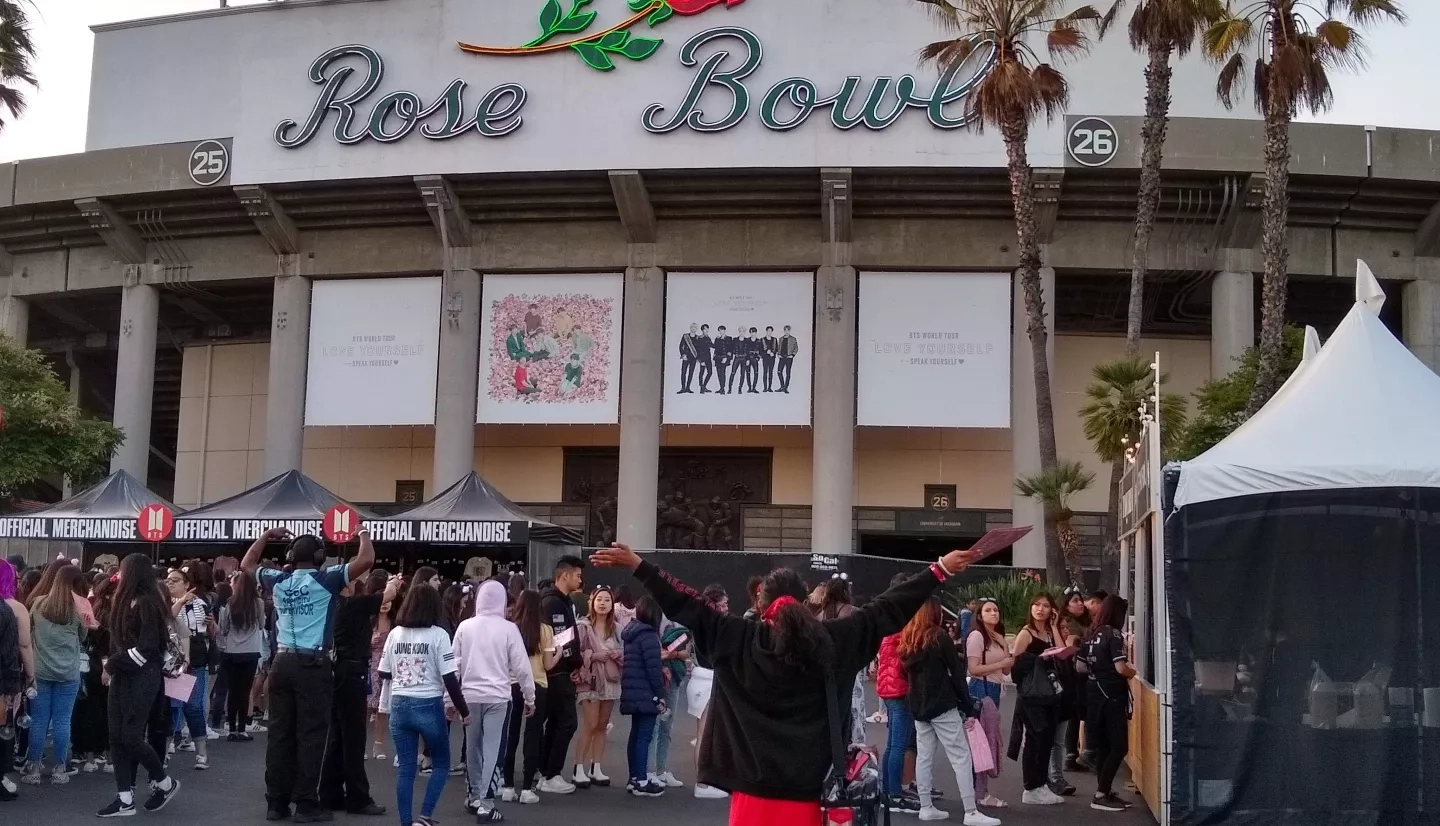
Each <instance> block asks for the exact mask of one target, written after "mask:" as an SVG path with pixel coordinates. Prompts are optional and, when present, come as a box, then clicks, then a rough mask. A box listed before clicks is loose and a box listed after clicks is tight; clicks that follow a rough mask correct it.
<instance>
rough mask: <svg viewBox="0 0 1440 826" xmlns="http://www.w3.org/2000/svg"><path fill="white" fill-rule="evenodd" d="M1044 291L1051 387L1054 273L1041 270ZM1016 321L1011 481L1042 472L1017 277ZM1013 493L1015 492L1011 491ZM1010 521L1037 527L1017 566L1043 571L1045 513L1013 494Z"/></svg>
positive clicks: (1020, 547) (1020, 545)
mask: <svg viewBox="0 0 1440 826" xmlns="http://www.w3.org/2000/svg"><path fill="white" fill-rule="evenodd" d="M1040 285H1041V290H1042V292H1043V293H1044V296H1045V332H1046V333H1047V335H1048V337H1047V338H1046V347H1045V349H1046V355H1047V356H1048V358H1049V364H1050V379H1051V387H1052V388H1053V387H1054V379H1055V269H1054V268H1053V267H1041V268H1040ZM1011 289H1012V291H1013V296H1014V297H1013V299H1012V302H1011V304H1012V307H1011V312H1012V321H1011V333H1010V336H1011V339H1010V387H1011V391H1010V392H1011V397H1010V463H1011V478H1012V481H1013V480H1014V479H1017V478H1019V477H1021V476H1028V475H1031V474H1034V473H1039V472H1040V423H1039V421H1038V419H1037V418H1036V414H1035V363H1034V358H1033V356H1032V351H1031V349H1030V336H1029V334H1028V333H1027V332H1026V330H1027V329H1028V327H1029V324H1030V318H1029V316H1027V315H1026V314H1025V291H1024V290H1023V289H1022V288H1021V287H1020V279H1019V277H1018V276H1017V277H1015V278H1014V279H1013V283H1012V285H1011ZM1011 490H1012V491H1013V490H1014V486H1013V485H1012V486H1011ZM1010 508H1011V511H1012V516H1011V521H1012V524H1014V525H1015V526H1016V527H1021V526H1024V525H1033V526H1034V528H1035V529H1034V530H1032V531H1031V532H1030V533H1029V534H1027V535H1026V536H1025V538H1024V539H1021V540H1020V541H1019V542H1016V543H1015V560H1014V562H1015V565H1016V566H1017V567H1023V568H1041V569H1043V568H1044V567H1045V509H1044V508H1043V507H1041V506H1040V503H1039V502H1036V501H1035V500H1034V499H1031V498H1030V497H1028V496H1021V495H1020V494H1019V493H1012V494H1011V505H1010Z"/></svg>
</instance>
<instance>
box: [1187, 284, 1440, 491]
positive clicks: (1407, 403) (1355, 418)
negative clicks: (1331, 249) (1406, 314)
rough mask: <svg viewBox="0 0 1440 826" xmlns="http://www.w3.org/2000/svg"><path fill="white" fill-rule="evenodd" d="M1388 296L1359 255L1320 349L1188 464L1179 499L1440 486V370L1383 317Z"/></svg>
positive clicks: (1308, 356) (1308, 352) (1307, 349)
mask: <svg viewBox="0 0 1440 826" xmlns="http://www.w3.org/2000/svg"><path fill="white" fill-rule="evenodd" d="M1384 302H1385V295H1384V293H1383V292H1382V291H1381V289H1380V284H1379V282H1377V281H1376V280H1375V276H1374V275H1373V274H1371V272H1370V268H1369V267H1367V266H1366V265H1365V262H1363V261H1361V262H1358V267H1357V274H1356V282H1355V306H1354V307H1352V308H1351V309H1350V313H1349V314H1348V315H1346V316H1345V319H1344V320H1343V321H1341V322H1340V326H1339V327H1338V328H1336V330H1335V334H1334V335H1332V336H1331V337H1330V340H1329V341H1327V342H1326V343H1325V346H1324V347H1321V348H1320V349H1319V352H1318V353H1313V355H1312V354H1311V350H1312V346H1307V347H1306V351H1307V353H1306V355H1307V358H1306V359H1305V361H1303V362H1301V364H1300V366H1299V367H1297V368H1296V369H1295V373H1294V374H1293V375H1291V377H1290V379H1289V380H1288V381H1286V383H1285V385H1284V386H1283V387H1281V388H1280V391H1279V392H1278V393H1276V394H1275V396H1274V397H1273V398H1271V399H1270V401H1269V403H1268V404H1266V405H1265V406H1264V407H1263V408H1261V409H1260V412H1258V413H1256V414H1255V415H1254V416H1252V417H1251V418H1250V420H1249V421H1247V422H1245V423H1244V424H1243V425H1241V426H1240V427H1239V428H1238V429H1236V430H1235V432H1234V433H1231V434H1230V435H1229V436H1228V437H1226V439H1225V440H1224V441H1222V442H1220V444H1218V445H1216V446H1215V447H1213V448H1211V449H1210V450H1208V451H1206V452H1205V453H1203V454H1201V455H1200V456H1199V457H1197V458H1195V459H1193V460H1191V461H1189V462H1183V463H1182V464H1181V465H1180V483H1179V487H1178V488H1177V489H1176V491H1175V507H1177V508H1180V507H1184V506H1185V505H1190V504H1195V503H1197V502H1209V501H1212V500H1216V499H1228V498H1231V497H1235V496H1248V495H1250V494H1256V493H1275V492H1280V491H1296V490H1320V489H1346V488H1382V487H1440V432H1437V424H1436V423H1437V422H1440V376H1437V375H1436V374H1435V373H1434V372H1433V371H1432V370H1431V369H1430V368H1429V367H1426V366H1425V365H1424V364H1423V363H1422V362H1421V361H1420V360H1419V359H1417V358H1415V356H1414V355H1413V354H1412V353H1411V352H1410V351H1409V350H1408V349H1406V348H1405V345H1404V344H1402V343H1400V341H1398V340H1397V339H1396V338H1395V336H1394V335H1392V334H1391V333H1390V331H1389V330H1388V329H1387V328H1386V327H1385V325H1384V324H1382V323H1381V321H1380V315H1379V314H1380V307H1381V305H1383V304H1384ZM1307 338H1308V336H1307ZM1309 344H1310V342H1308V341H1307V345H1309Z"/></svg>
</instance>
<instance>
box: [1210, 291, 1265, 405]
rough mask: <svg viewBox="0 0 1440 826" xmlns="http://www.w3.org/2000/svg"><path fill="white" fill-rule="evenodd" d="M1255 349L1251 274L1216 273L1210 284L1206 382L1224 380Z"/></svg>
mask: <svg viewBox="0 0 1440 826" xmlns="http://www.w3.org/2000/svg"><path fill="white" fill-rule="evenodd" d="M1254 346H1255V274H1254V273H1249V272H1217V273H1215V280H1214V281H1212V282H1211V283H1210V378H1212V379H1218V378H1221V377H1222V376H1228V375H1230V373H1231V372H1233V371H1234V370H1235V367H1236V366H1237V365H1238V364H1239V361H1240V357H1241V356H1243V355H1244V354H1245V351H1246V350H1248V349H1250V348H1251V347H1254Z"/></svg>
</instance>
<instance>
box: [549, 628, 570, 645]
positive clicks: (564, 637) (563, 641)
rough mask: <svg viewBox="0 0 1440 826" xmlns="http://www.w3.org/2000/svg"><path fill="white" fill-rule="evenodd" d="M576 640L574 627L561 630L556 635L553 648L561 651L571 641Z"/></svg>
mask: <svg viewBox="0 0 1440 826" xmlns="http://www.w3.org/2000/svg"><path fill="white" fill-rule="evenodd" d="M574 640H575V629H574V628H573V627H572V628H566V629H565V630H564V631H561V632H560V633H558V634H556V635H555V648H554V649H552V650H555V651H559V650H560V649H562V648H564V647H565V646H567V645H569V644H570V643H571V642H574Z"/></svg>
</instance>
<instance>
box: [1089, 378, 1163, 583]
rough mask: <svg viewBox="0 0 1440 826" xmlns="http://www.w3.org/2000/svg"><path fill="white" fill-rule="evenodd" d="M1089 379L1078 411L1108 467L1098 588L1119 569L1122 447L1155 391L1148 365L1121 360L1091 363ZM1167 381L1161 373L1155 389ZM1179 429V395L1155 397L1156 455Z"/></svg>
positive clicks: (1135, 434) (1136, 434)
mask: <svg viewBox="0 0 1440 826" xmlns="http://www.w3.org/2000/svg"><path fill="white" fill-rule="evenodd" d="M1092 376H1093V378H1094V381H1092V382H1091V383H1090V386H1089V387H1087V388H1085V398H1086V402H1085V406H1084V407H1082V408H1080V418H1081V420H1082V421H1083V422H1084V425H1085V438H1086V439H1088V440H1090V444H1091V445H1093V446H1094V448H1095V454H1096V455H1097V456H1099V457H1100V460H1101V461H1103V462H1108V463H1109V464H1110V502H1109V505H1110V507H1109V514H1110V519H1109V527H1108V528H1107V530H1106V537H1105V558H1104V559H1103V560H1102V564H1101V567H1100V585H1101V587H1102V588H1109V587H1111V586H1114V585H1116V584H1117V583H1116V582H1115V581H1114V580H1115V579H1117V578H1118V576H1119V570H1120V569H1119V564H1118V563H1119V557H1118V556H1117V555H1116V554H1115V549H1116V548H1117V547H1118V545H1119V543H1118V541H1117V540H1118V535H1119V528H1120V476H1121V474H1122V473H1123V472H1124V470H1125V446H1126V443H1127V442H1130V441H1133V440H1135V439H1136V438H1138V437H1139V436H1140V426H1141V413H1140V408H1141V406H1142V405H1143V406H1145V407H1147V408H1153V405H1152V404H1151V403H1150V401H1149V400H1150V398H1151V397H1152V396H1153V395H1154V393H1155V372H1154V371H1153V370H1152V369H1151V368H1150V364H1149V363H1148V362H1146V361H1144V360H1142V359H1138V358H1129V357H1125V358H1118V359H1115V360H1114V361H1107V362H1105V363H1103V364H1097V365H1095V369H1094V370H1093V371H1092ZM1168 378H1169V377H1168V376H1166V375H1165V374H1163V373H1162V374H1161V375H1160V383H1161V385H1164V383H1165V382H1166V380H1167V379H1168ZM1152 412H1153V411H1152ZM1184 428H1185V397H1184V396H1181V395H1179V394H1176V393H1165V394H1164V395H1163V396H1161V398H1160V444H1161V449H1162V452H1163V451H1164V450H1165V448H1167V447H1168V446H1169V444H1170V443H1171V441H1172V440H1173V439H1175V438H1176V437H1177V436H1178V435H1179V434H1180V432H1181V431H1182V430H1183V429H1184Z"/></svg>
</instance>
